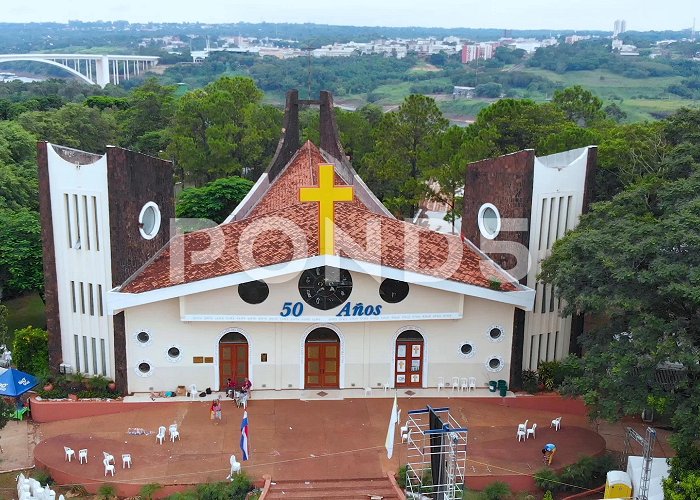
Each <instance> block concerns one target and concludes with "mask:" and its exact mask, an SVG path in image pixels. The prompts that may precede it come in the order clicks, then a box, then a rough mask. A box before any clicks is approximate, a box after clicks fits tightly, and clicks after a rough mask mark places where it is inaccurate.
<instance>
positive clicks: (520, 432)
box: [518, 429, 527, 442]
mask: <svg viewBox="0 0 700 500" xmlns="http://www.w3.org/2000/svg"><path fill="white" fill-rule="evenodd" d="M520 438H523V441H525V439H526V438H527V435H526V434H525V431H524V430H522V429H518V442H520Z"/></svg>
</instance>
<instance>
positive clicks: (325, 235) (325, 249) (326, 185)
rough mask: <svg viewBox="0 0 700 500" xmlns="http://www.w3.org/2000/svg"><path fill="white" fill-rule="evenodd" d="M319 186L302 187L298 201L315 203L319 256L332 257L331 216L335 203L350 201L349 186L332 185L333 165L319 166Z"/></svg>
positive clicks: (333, 250)
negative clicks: (316, 205) (316, 206)
mask: <svg viewBox="0 0 700 500" xmlns="http://www.w3.org/2000/svg"><path fill="white" fill-rule="evenodd" d="M318 171H319V186H318V187H303V188H301V189H300V190H299V201H302V202H306V201H317V202H319V203H318V205H319V208H318V227H319V238H318V244H319V251H320V253H321V255H334V254H335V248H334V244H333V242H334V239H333V227H334V225H335V220H334V216H333V208H334V203H335V202H336V201H352V195H353V193H352V187H351V186H336V185H335V183H334V180H335V179H334V169H333V165H319V166H318Z"/></svg>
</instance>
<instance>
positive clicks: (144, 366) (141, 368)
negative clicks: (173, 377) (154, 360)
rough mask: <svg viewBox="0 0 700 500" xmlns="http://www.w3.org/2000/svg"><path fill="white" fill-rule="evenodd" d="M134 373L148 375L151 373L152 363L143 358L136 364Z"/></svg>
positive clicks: (140, 375)
mask: <svg viewBox="0 0 700 500" xmlns="http://www.w3.org/2000/svg"><path fill="white" fill-rule="evenodd" d="M136 374H137V375H138V376H139V377H149V376H151V375H153V365H152V364H151V362H150V361H147V360H143V361H140V362H139V364H138V365H136Z"/></svg>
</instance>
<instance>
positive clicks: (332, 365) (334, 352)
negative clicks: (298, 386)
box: [304, 342, 340, 389]
mask: <svg viewBox="0 0 700 500" xmlns="http://www.w3.org/2000/svg"><path fill="white" fill-rule="evenodd" d="M305 351H306V355H305V361H304V386H305V387H307V388H313V389H317V388H326V389H337V388H338V387H340V376H339V375H340V343H339V342H307V343H306V349H305Z"/></svg>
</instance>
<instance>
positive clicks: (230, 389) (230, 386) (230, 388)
mask: <svg viewBox="0 0 700 500" xmlns="http://www.w3.org/2000/svg"><path fill="white" fill-rule="evenodd" d="M235 392H236V384H234V383H233V380H231V379H230V378H227V379H226V396H228V397H229V398H233V397H234V395H235Z"/></svg>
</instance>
